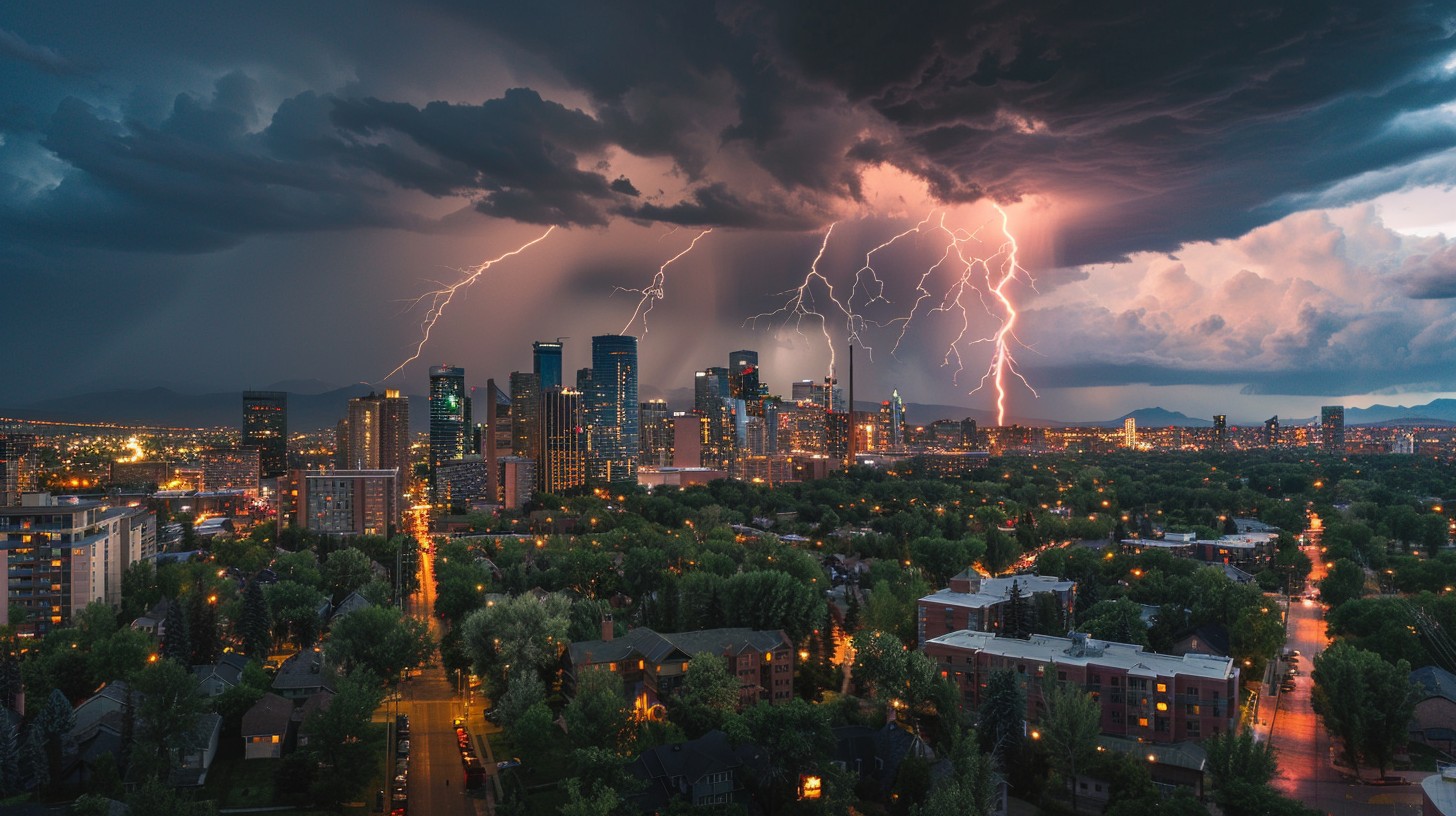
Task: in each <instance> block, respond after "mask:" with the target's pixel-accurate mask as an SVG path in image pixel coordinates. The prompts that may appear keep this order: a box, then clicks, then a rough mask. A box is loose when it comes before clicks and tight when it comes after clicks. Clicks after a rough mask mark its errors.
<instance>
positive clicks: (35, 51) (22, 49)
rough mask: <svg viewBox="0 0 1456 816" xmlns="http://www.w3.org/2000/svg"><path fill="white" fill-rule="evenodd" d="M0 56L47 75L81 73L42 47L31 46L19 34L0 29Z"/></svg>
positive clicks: (76, 67)
mask: <svg viewBox="0 0 1456 816" xmlns="http://www.w3.org/2000/svg"><path fill="white" fill-rule="evenodd" d="M0 56H5V57H9V58H10V59H15V60H20V61H21V62H25V63H29V64H30V65H34V66H35V67H37V68H39V69H41V70H42V71H45V72H46V73H48V74H56V75H58V76H67V75H70V74H78V73H80V72H81V69H80V67H79V66H77V65H76V64H75V63H73V62H71V61H70V60H69V59H66V58H65V57H63V56H61V55H60V54H57V53H56V52H55V51H54V50H52V49H50V48H47V47H45V46H43V45H32V44H31V43H28V42H26V41H25V39H24V38H22V37H21V36H20V35H19V34H16V33H15V32H13V31H7V30H5V29H3V28H0Z"/></svg>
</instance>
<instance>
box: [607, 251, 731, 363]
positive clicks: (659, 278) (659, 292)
mask: <svg viewBox="0 0 1456 816" xmlns="http://www.w3.org/2000/svg"><path fill="white" fill-rule="evenodd" d="M675 231H676V229H675V228H674V232H675ZM712 231H713V229H712V228H711V227H709V228H708V229H705V230H703V231H702V232H700V233H698V236H697V237H696V238H694V239H693V241H692V243H690V244H688V248H687V249H684V250H683V251H682V252H679V253H678V254H676V255H674V256H672V257H671V258H668V259H667V261H666V262H665V263H663V265H662V266H659V267H657V274H656V275H653V276H652V282H651V283H649V284H647V285H646V286H644V287H643V288H641V289H628V288H627V287H625V286H618V287H617V288H615V289H613V290H612V294H614V295H615V294H617V293H618V292H631V293H633V294H637V295H641V296H642V297H641V299H639V300H638V301H637V308H636V309H634V310H633V311H632V319H631V320H628V321H627V325H626V326H623V327H622V331H621V334H626V333H627V330H628V329H630V328H632V324H633V323H636V322H637V316H638V315H641V316H642V336H643V337H646V336H647V315H649V314H651V313H652V307H653V306H656V305H657V301H659V300H662V298H663V295H664V291H663V285H664V284H666V283H667V267H668V266H670V265H671V264H672V262H673V261H676V260H677V259H679V258H681V257H682V256H684V255H686V254H688V253H689V252H692V251H693V248H694V247H696V246H697V245H698V242H699V241H701V240H702V239H703V236H705V235H707V234H708V233H710V232H712ZM671 234H672V233H668V235H671ZM662 237H663V238H666V237H667V235H664V236H662ZM658 240H659V241H660V240H662V238H659V239H658ZM644 306H646V307H647V308H646V309H645V310H644V309H643V308H642V307H644Z"/></svg>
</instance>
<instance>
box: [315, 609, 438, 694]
mask: <svg viewBox="0 0 1456 816" xmlns="http://www.w3.org/2000/svg"><path fill="white" fill-rule="evenodd" d="M324 649H325V651H326V653H327V654H328V657H329V660H330V662H332V663H333V664H334V665H336V666H339V667H340V668H341V669H342V670H343V671H345V672H352V671H355V670H357V669H364V670H366V671H369V672H371V673H373V674H374V676H376V677H381V678H384V680H385V681H386V682H389V683H391V684H392V683H394V682H396V681H397V680H398V678H399V677H400V674H401V673H402V672H403V671H404V670H405V669H408V668H413V667H415V666H418V665H419V664H420V663H422V662H423V661H424V660H425V658H427V657H428V656H429V655H430V653H431V652H433V651H434V642H433V641H431V640H430V631H429V627H428V626H427V625H426V624H425V622H424V621H421V620H418V619H416V618H412V617H408V616H406V615H405V614H404V613H403V612H401V611H400V610H398V609H396V608H394V607H392V606H366V607H363V608H361V609H356V610H354V611H353V612H350V613H349V614H347V615H345V616H344V617H343V618H342V619H340V620H336V621H335V622H334V625H333V628H332V630H331V631H330V632H329V639H328V642H327V643H326V644H325V645H324Z"/></svg>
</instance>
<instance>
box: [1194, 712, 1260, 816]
mask: <svg viewBox="0 0 1456 816" xmlns="http://www.w3.org/2000/svg"><path fill="white" fill-rule="evenodd" d="M1203 745H1204V748H1205V749H1206V750H1207V751H1208V772H1209V774H1210V775H1211V776H1212V777H1213V784H1214V794H1213V797H1214V801H1215V802H1217V803H1218V806H1219V808H1220V809H1221V810H1223V812H1224V813H1226V814H1228V816H1256V815H1255V814H1254V813H1251V812H1250V813H1246V811H1244V810H1243V807H1244V806H1245V805H1247V803H1249V802H1250V801H1254V800H1257V799H1258V798H1260V797H1258V796H1257V795H1256V794H1251V793H1250V790H1249V789H1250V788H1260V787H1266V786H1268V784H1269V782H1270V780H1272V779H1273V778H1274V774H1275V773H1277V772H1278V765H1277V763H1276V762H1275V759H1274V746H1272V745H1270V744H1269V743H1267V742H1259V741H1258V740H1256V739H1254V735H1253V734H1252V733H1251V732H1250V731H1249V730H1248V729H1243V730H1242V731H1226V732H1224V733H1222V734H1219V735H1217V736H1215V737H1213V738H1212V739H1209V740H1208V741H1207V742H1205V743H1204V744H1203Z"/></svg>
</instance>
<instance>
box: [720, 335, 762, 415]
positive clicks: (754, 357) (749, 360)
mask: <svg viewBox="0 0 1456 816" xmlns="http://www.w3.org/2000/svg"><path fill="white" fill-rule="evenodd" d="M760 382H761V380H760V377H759V374H758V352H756V351H752V350H749V349H742V350H739V351H735V352H732V353H731V354H729V355H728V393H729V394H731V395H732V396H733V398H734V399H740V400H743V403H744V405H745V407H746V408H747V409H748V412H749V413H750V414H753V415H754V416H761V415H762V411H761V410H760V409H761V402H760V400H761V399H762V396H763V394H762V390H761V389H760V387H759V386H760Z"/></svg>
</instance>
